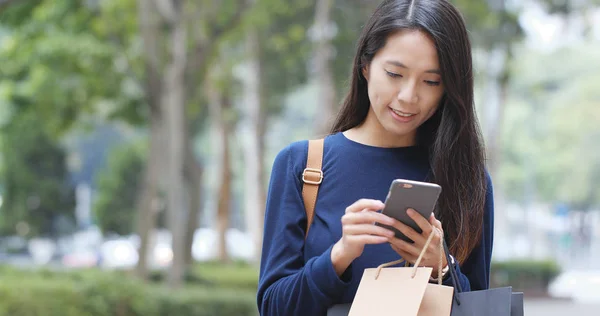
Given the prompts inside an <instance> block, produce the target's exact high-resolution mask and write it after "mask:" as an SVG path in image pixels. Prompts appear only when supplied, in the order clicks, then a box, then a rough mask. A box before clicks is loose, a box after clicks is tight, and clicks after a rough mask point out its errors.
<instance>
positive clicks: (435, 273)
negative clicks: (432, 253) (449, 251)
mask: <svg viewBox="0 0 600 316" xmlns="http://www.w3.org/2000/svg"><path fill="white" fill-rule="evenodd" d="M450 260H451V261H452V262H448V261H446V260H444V261H445V262H444V266H443V267H442V275H441V276H439V275H438V274H439V270H438V269H434V271H432V272H431V281H437V280H438V279H439V278H442V279H445V278H446V276H447V275H448V272H449V271H450V269H453V268H454V257H452V256H451V255H450Z"/></svg>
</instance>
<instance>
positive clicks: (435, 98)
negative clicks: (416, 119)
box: [423, 92, 443, 120]
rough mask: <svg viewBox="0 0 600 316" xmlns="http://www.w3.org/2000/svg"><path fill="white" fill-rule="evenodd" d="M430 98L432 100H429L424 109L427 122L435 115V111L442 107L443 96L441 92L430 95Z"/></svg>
mask: <svg viewBox="0 0 600 316" xmlns="http://www.w3.org/2000/svg"><path fill="white" fill-rule="evenodd" d="M429 96H430V98H428V99H427V101H426V102H425V106H424V108H423V110H424V112H425V113H426V117H425V120H428V119H430V118H431V117H432V116H433V114H435V111H437V109H438V107H439V106H440V102H441V101H442V96H443V94H442V93H439V92H438V93H430V94H429Z"/></svg>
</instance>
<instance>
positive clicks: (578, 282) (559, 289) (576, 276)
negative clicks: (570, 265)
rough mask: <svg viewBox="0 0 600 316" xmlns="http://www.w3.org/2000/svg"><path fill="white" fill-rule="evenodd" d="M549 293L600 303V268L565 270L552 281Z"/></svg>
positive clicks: (579, 300)
mask: <svg viewBox="0 0 600 316" xmlns="http://www.w3.org/2000/svg"><path fill="white" fill-rule="evenodd" d="M548 294H550V296H552V297H555V298H562V299H572V300H573V301H576V302H580V303H600V270H571V271H565V272H563V273H561V274H560V275H558V277H556V278H555V279H554V280H553V281H552V282H551V283H550V285H549V286H548Z"/></svg>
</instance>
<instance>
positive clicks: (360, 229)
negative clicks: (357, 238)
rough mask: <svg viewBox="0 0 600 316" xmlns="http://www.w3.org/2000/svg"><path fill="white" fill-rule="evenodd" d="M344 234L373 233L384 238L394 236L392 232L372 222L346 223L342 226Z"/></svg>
mask: <svg viewBox="0 0 600 316" xmlns="http://www.w3.org/2000/svg"><path fill="white" fill-rule="evenodd" d="M343 231H344V234H346V235H374V236H381V237H386V238H392V237H394V232H393V231H391V230H389V229H387V228H383V227H381V226H376V225H373V224H359V225H346V226H344V227H343Z"/></svg>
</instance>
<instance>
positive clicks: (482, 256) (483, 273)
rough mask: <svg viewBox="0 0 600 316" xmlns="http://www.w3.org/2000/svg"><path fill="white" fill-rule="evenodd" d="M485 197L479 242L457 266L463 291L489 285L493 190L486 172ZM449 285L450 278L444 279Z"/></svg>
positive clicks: (492, 236)
mask: <svg viewBox="0 0 600 316" xmlns="http://www.w3.org/2000/svg"><path fill="white" fill-rule="evenodd" d="M486 178H487V191H486V197H485V205H484V214H483V230H482V236H481V242H480V243H479V244H478V246H477V247H475V249H473V251H472V252H471V255H469V257H468V258H467V260H465V262H464V263H462V264H460V266H457V272H458V273H457V275H458V278H459V279H460V284H461V287H462V290H463V291H478V290H486V289H488V288H489V287H490V270H491V262H492V245H493V243H494V190H493V187H492V180H491V178H490V175H489V174H488V173H487V172H486ZM444 283H446V285H451V284H452V280H446V281H445V282H444Z"/></svg>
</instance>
